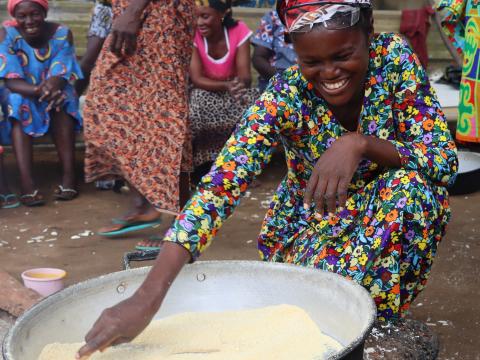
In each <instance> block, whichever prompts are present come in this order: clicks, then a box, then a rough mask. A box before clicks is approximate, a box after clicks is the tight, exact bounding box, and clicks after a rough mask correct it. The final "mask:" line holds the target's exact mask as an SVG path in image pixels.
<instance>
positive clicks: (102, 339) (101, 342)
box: [76, 327, 118, 360]
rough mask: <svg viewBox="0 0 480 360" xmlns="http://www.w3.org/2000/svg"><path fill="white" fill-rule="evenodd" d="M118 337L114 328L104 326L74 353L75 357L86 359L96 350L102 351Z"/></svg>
mask: <svg viewBox="0 0 480 360" xmlns="http://www.w3.org/2000/svg"><path fill="white" fill-rule="evenodd" d="M117 339H118V335H116V329H115V328H109V327H106V328H104V331H101V332H99V333H98V334H97V335H96V336H95V337H93V338H91V339H89V340H87V342H86V344H85V345H83V346H82V347H81V348H80V350H78V353H77V355H76V359H81V360H83V359H88V357H89V356H91V355H92V354H93V353H94V352H96V351H103V350H105V349H106V348H108V347H109V346H110V345H111V344H112V343H114V342H115V341H116V340H117Z"/></svg>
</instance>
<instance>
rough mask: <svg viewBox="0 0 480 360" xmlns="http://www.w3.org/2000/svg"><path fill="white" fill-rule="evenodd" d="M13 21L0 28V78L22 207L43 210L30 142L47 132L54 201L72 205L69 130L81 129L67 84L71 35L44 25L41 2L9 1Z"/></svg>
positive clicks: (71, 74)
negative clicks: (54, 161) (54, 162)
mask: <svg viewBox="0 0 480 360" xmlns="http://www.w3.org/2000/svg"><path fill="white" fill-rule="evenodd" d="M7 7H8V12H9V14H10V15H11V16H12V17H13V18H14V20H13V21H7V22H5V23H4V27H3V28H1V29H0V78H2V79H4V81H5V85H6V87H7V89H8V90H9V94H8V100H7V102H8V119H9V121H10V122H11V124H12V138H13V147H14V151H15V156H16V158H17V164H18V167H19V170H20V180H21V181H20V185H21V188H22V195H21V196H20V200H21V201H22V203H23V204H24V205H26V206H38V205H43V204H44V203H45V200H44V198H43V195H42V194H41V193H40V191H39V190H38V189H37V188H36V186H35V182H34V179H33V174H32V163H33V148H32V138H34V137H40V136H43V135H45V134H46V133H47V132H51V134H52V136H53V140H54V143H55V146H56V148H57V152H58V157H59V159H60V162H61V164H62V180H61V183H60V184H59V185H58V187H57V189H56V191H55V193H54V197H55V198H56V199H59V200H72V199H74V198H75V197H76V196H77V195H78V192H77V190H76V186H75V133H74V131H75V130H79V129H80V127H81V125H82V117H81V115H80V113H79V103H78V96H77V94H76V92H75V90H74V88H73V86H72V85H73V83H74V82H75V81H76V80H78V79H79V78H81V77H82V71H81V69H80V66H79V64H78V63H77V61H76V58H75V48H74V46H73V36H72V33H71V31H70V30H69V29H68V28H67V27H65V26H63V25H60V24H57V23H54V22H50V21H46V20H45V19H46V17H47V12H48V1H47V0H9V1H8V4H7Z"/></svg>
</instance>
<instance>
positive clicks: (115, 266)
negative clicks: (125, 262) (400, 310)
mask: <svg viewBox="0 0 480 360" xmlns="http://www.w3.org/2000/svg"><path fill="white" fill-rule="evenodd" d="M81 166H82V164H81V153H80V152H79V159H78V168H79V171H81ZM35 171H36V176H37V179H38V185H39V187H40V189H41V190H42V191H43V192H44V194H45V195H46V196H47V198H48V204H47V206H45V207H41V208H26V207H20V208H17V209H14V210H0V259H1V265H0V266H1V267H2V268H4V269H6V270H7V271H8V272H9V273H10V274H12V275H14V276H15V277H17V278H20V273H21V272H22V271H24V270H26V269H28V268H33V267H59V268H63V269H65V270H66V271H67V272H68V277H67V279H66V282H67V285H70V284H74V283H76V282H78V281H82V280H86V279H89V278H93V277H96V276H99V275H101V274H105V273H109V272H113V271H118V270H121V267H122V256H123V254H124V253H125V252H128V251H131V250H132V249H133V248H134V245H135V244H136V242H137V241H138V240H139V239H141V238H142V237H146V236H148V235H151V234H155V233H163V232H164V231H165V229H166V227H167V226H168V224H169V223H170V221H171V218H170V217H165V218H164V222H163V225H162V226H160V227H159V228H157V229H155V230H149V231H145V232H143V233H137V234H135V235H132V236H126V237H123V238H121V239H115V240H110V239H104V238H101V237H99V236H97V235H95V231H96V230H97V229H98V228H100V227H101V226H103V225H105V224H106V223H107V221H109V219H110V218H112V217H114V216H118V215H119V214H121V213H122V212H123V211H124V210H125V209H126V206H127V205H128V196H127V195H125V194H122V195H119V194H115V193H113V192H111V191H99V190H96V189H95V188H94V187H93V186H92V185H81V186H80V191H81V196H80V197H79V198H78V199H76V200H75V201H72V202H68V203H63V202H62V203H60V202H56V201H53V200H52V199H51V193H52V192H53V189H54V187H55V184H57V183H58V179H59V174H58V170H57V165H56V156H55V153H52V152H50V151H40V152H39V153H38V154H37V155H36V170H35ZM7 172H8V174H9V180H10V184H12V185H14V184H16V183H17V179H18V178H17V174H16V171H15V167H14V163H13V156H11V155H8V156H7ZM283 173H284V165H283V160H282V158H281V157H277V158H275V159H274V161H273V162H272V164H271V165H270V166H269V168H268V169H267V171H266V172H265V173H264V174H263V175H262V176H261V178H260V179H261V181H262V184H261V186H260V187H258V188H255V189H252V190H251V191H250V192H249V193H247V197H245V198H244V199H243V200H242V204H241V205H240V207H239V208H238V209H237V211H236V213H235V214H234V216H233V217H232V218H231V219H230V220H229V221H227V223H226V224H225V225H224V227H223V228H222V230H221V231H220V233H219V235H218V237H217V238H216V240H215V241H214V243H213V245H212V246H211V248H210V249H209V250H208V251H207V252H206V253H205V255H204V256H203V258H202V260H212V259H215V260H220V259H222V260H224V259H254V260H256V259H258V257H257V250H256V237H257V234H258V232H259V229H260V224H261V221H262V218H263V216H264V213H265V211H266V210H265V208H266V207H267V206H268V199H269V198H270V196H271V195H272V193H273V190H274V189H275V187H276V186H277V184H278V182H279V181H280V178H281V177H282V176H283ZM12 187H13V188H14V190H18V189H16V188H15V186H12ZM451 202H452V208H453V215H454V216H453V220H452V222H451V224H450V226H449V229H448V234H447V236H446V237H445V239H443V242H442V244H441V246H440V248H439V252H438V256H437V259H436V261H435V264H434V267H433V270H432V274H431V279H430V282H429V284H428V285H427V288H426V290H425V291H424V292H423V293H422V294H421V295H420V297H419V298H418V299H417V300H416V301H415V303H414V305H413V307H412V310H411V314H410V317H412V318H414V319H418V320H422V321H424V322H425V323H426V324H427V325H428V326H429V327H430V328H431V329H432V330H433V331H434V332H436V333H437V334H438V335H439V337H440V341H441V350H440V356H439V359H443V360H447V359H462V360H467V359H480V355H479V351H478V346H479V344H480V332H479V329H480V327H479V325H480V324H479V323H480V303H479V299H480V296H479V295H480V291H479V285H480V282H479V280H478V266H479V259H480V223H479V221H478V219H479V217H480V193H477V194H474V195H470V196H460V197H453V198H452V201H451ZM141 265H142V266H143V265H145V264H141ZM0 318H1V317H0ZM0 320H1V319H0ZM0 325H1V324H0Z"/></svg>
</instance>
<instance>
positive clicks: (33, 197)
mask: <svg viewBox="0 0 480 360" xmlns="http://www.w3.org/2000/svg"><path fill="white" fill-rule="evenodd" d="M20 201H21V203H22V204H23V205H25V206H29V207H32V206H43V205H45V199H44V198H43V196H42V194H40V193H39V191H38V189H37V190H35V191H34V192H33V193H31V194H24V195H22V196H20Z"/></svg>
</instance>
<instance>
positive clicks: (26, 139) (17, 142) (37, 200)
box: [12, 121, 45, 206]
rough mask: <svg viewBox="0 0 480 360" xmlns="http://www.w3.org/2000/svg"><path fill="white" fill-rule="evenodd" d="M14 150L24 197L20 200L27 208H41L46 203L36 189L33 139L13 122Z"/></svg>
mask: <svg viewBox="0 0 480 360" xmlns="http://www.w3.org/2000/svg"><path fill="white" fill-rule="evenodd" d="M12 140H13V150H14V152H15V157H16V159H17V165H18V170H19V172H20V187H21V190H22V196H21V197H20V200H21V201H22V203H23V204H24V205H26V206H39V205H43V204H44V203H45V200H44V198H43V195H42V194H40V193H39V191H38V190H37V189H35V184H34V181H33V175H32V167H33V148H32V138H31V137H30V136H28V135H27V134H25V133H24V131H23V128H22V125H21V124H20V122H18V121H12Z"/></svg>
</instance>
